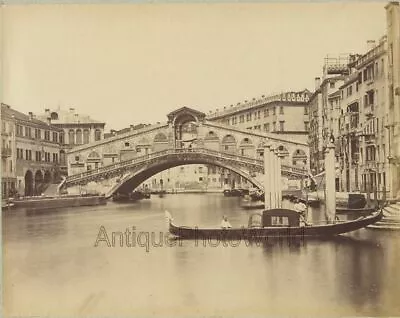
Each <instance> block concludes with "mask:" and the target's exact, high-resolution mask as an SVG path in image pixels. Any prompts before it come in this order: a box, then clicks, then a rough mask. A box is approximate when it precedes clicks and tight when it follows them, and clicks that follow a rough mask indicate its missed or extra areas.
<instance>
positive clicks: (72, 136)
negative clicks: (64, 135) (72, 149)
mask: <svg viewBox="0 0 400 318" xmlns="http://www.w3.org/2000/svg"><path fill="white" fill-rule="evenodd" d="M68 143H69V144H70V145H74V144H75V131H74V130H73V129H70V130H69V132H68Z"/></svg>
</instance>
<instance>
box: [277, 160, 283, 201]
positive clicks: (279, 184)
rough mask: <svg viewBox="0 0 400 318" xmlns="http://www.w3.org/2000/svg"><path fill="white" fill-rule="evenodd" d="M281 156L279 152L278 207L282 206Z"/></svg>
mask: <svg viewBox="0 0 400 318" xmlns="http://www.w3.org/2000/svg"><path fill="white" fill-rule="evenodd" d="M282 158H283V155H282V154H281V153H279V154H278V176H279V178H278V186H279V188H278V190H279V191H278V198H279V201H278V202H279V208H282V188H283V187H282Z"/></svg>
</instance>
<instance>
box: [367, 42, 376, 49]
mask: <svg viewBox="0 0 400 318" xmlns="http://www.w3.org/2000/svg"><path fill="white" fill-rule="evenodd" d="M375 46H376V45H375V40H368V41H367V50H368V51H371V50H372V49H373V48H374V47H375Z"/></svg>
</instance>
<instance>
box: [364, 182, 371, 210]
mask: <svg viewBox="0 0 400 318" xmlns="http://www.w3.org/2000/svg"><path fill="white" fill-rule="evenodd" d="M365 187H366V190H367V207H368V208H370V207H371V185H370V183H367V184H366V185H365Z"/></svg>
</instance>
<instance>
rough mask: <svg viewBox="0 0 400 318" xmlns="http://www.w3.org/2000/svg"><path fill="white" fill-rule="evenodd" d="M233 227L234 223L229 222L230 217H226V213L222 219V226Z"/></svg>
mask: <svg viewBox="0 0 400 318" xmlns="http://www.w3.org/2000/svg"><path fill="white" fill-rule="evenodd" d="M231 227H232V225H231V224H230V223H229V221H228V218H227V217H226V215H224V216H223V217H222V221H221V228H223V229H229V228H231Z"/></svg>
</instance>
